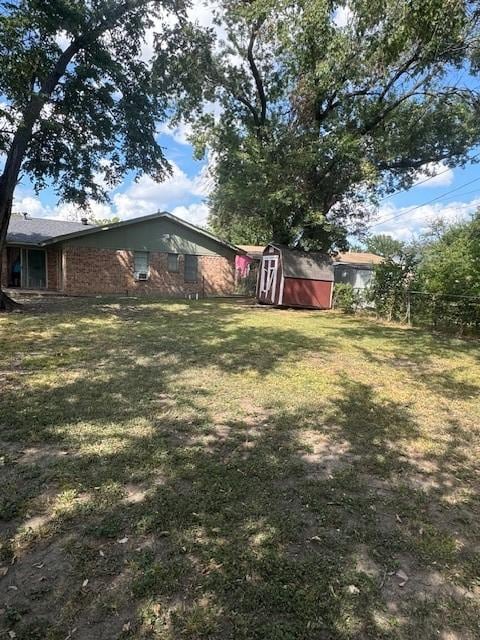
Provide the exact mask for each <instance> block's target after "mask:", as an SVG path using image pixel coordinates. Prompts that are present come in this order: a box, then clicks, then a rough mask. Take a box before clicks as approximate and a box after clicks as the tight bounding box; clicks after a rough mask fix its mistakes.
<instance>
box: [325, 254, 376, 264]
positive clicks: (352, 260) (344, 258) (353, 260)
mask: <svg viewBox="0 0 480 640" xmlns="http://www.w3.org/2000/svg"><path fill="white" fill-rule="evenodd" d="M333 261H334V262H335V263H336V264H353V265H355V264H357V265H374V264H380V263H381V262H383V258H382V256H377V255H376V254H375V253H361V252H360V251H347V252H346V253H338V254H337V255H336V256H335V257H334V258H333Z"/></svg>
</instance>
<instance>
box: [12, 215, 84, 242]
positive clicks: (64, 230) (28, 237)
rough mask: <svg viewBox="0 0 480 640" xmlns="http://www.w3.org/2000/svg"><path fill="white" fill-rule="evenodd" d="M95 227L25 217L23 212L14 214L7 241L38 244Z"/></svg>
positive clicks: (78, 223) (65, 221) (64, 221)
mask: <svg viewBox="0 0 480 640" xmlns="http://www.w3.org/2000/svg"><path fill="white" fill-rule="evenodd" d="M92 228H94V225H84V224H83V223H82V222H70V221H68V220H51V219H49V218H25V216H23V215H21V214H13V215H12V217H11V218H10V223H9V225H8V230H7V242H9V243H10V244H33V245H38V244H42V243H44V242H48V241H49V240H52V239H53V238H57V237H58V236H63V235H65V234H70V233H78V232H81V231H85V230H88V229H92Z"/></svg>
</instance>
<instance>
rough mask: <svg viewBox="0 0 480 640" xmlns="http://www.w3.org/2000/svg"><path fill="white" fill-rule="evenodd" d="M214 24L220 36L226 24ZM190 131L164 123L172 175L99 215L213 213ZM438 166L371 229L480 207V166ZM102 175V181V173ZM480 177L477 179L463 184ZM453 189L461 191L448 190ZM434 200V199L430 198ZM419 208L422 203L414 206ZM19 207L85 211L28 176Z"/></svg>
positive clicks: (147, 50)
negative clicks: (33, 184)
mask: <svg viewBox="0 0 480 640" xmlns="http://www.w3.org/2000/svg"><path fill="white" fill-rule="evenodd" d="M211 6H212V5H211V4H210V5H204V4H203V1H202V0H194V2H193V6H192V9H191V11H190V14H191V17H192V18H193V19H196V20H197V21H198V22H199V23H200V24H201V25H203V26H212V10H211ZM350 17H351V13H350V11H349V9H348V8H343V9H339V10H338V11H337V12H336V14H335V17H334V20H335V22H336V24H337V25H338V26H339V27H342V26H345V25H346V24H347V23H348V20H349V19H350ZM215 28H216V30H217V33H218V35H219V36H220V37H221V36H222V35H223V32H222V28H221V27H218V26H217V27H215ZM154 31H155V27H153V28H152V29H151V30H150V32H149V34H147V38H146V42H145V47H144V51H143V56H144V59H145V60H147V59H149V58H150V57H151V54H152V51H153V49H152V47H153V33H154ZM58 40H59V44H66V42H64V40H63V36H62V35H61V34H59V38H58ZM187 133H188V130H187V129H186V128H185V127H178V128H176V129H173V130H171V129H169V128H168V126H167V125H165V124H164V125H161V126H160V130H159V141H160V144H161V145H162V146H163V147H164V150H165V155H166V157H167V158H168V160H169V161H170V162H171V164H172V167H173V175H172V176H171V178H169V179H168V180H167V181H165V182H163V183H161V184H156V183H154V182H153V181H152V180H151V179H150V178H149V177H147V176H143V177H142V178H141V179H140V180H139V181H138V182H136V183H135V182H133V181H132V179H131V177H128V176H127V177H126V179H125V180H124V182H123V183H122V184H121V185H119V186H118V187H117V188H116V189H115V190H114V191H112V192H111V194H110V195H111V204H110V205H99V204H95V203H93V204H92V212H93V214H94V215H95V217H98V218H106V217H111V216H119V217H120V218H122V219H126V218H133V217H138V216H141V215H147V214H150V213H153V212H155V211H157V210H168V211H171V212H172V213H174V214H175V215H178V216H180V217H182V218H185V219H187V220H189V221H191V222H193V223H195V224H198V225H204V224H205V223H206V221H207V217H208V207H207V205H206V203H205V198H206V196H207V195H208V192H209V190H210V189H211V178H210V179H209V177H208V172H207V162H206V161H201V162H200V161H197V160H195V159H194V157H193V152H192V148H191V146H190V145H189V144H188V142H187V140H186V134H187ZM479 151H480V149H475V150H472V152H471V155H472V156H473V155H474V154H476V153H479ZM479 159H480V158H479ZM435 170H436V171H437V172H438V173H439V175H437V176H436V177H435V178H433V179H430V180H428V181H426V182H425V183H423V184H418V185H416V186H413V187H412V188H411V189H410V190H408V191H406V192H403V193H399V194H396V195H395V196H393V197H389V198H388V199H386V200H384V201H383V202H381V204H380V210H379V212H378V214H377V215H376V217H375V218H373V219H372V221H371V225H372V227H371V231H372V232H373V233H390V234H391V235H393V236H395V237H397V238H400V239H402V240H409V239H411V238H412V236H415V235H418V234H420V233H421V232H422V231H423V230H425V229H426V228H427V227H428V223H429V221H431V220H433V219H435V218H444V219H447V220H450V221H453V220H456V219H457V218H461V217H466V216H468V215H469V214H471V213H473V211H475V209H476V208H477V207H478V206H480V166H479V165H468V166H467V167H465V168H464V169H460V168H456V169H449V170H447V171H445V168H444V167H442V166H438V167H435ZM424 178H425V175H422V174H421V173H420V174H419V181H420V180H422V179H424ZM98 179H99V180H101V176H99V177H98ZM477 179H478V182H474V183H472V184H470V185H467V186H465V187H464V188H459V187H461V186H462V185H464V184H465V183H468V182H470V181H472V180H477ZM453 189H455V190H456V191H455V192H454V193H451V194H449V193H448V192H449V191H451V190H453ZM437 198H438V199H437ZM434 199H436V200H435V202H431V203H430V201H432V200H434ZM429 203H430V204H429ZM414 207H418V208H416V209H415V210H414V211H410V209H412V208H414ZM14 208H15V210H16V211H26V212H28V213H29V214H30V215H32V216H42V217H49V218H62V219H77V218H79V217H81V215H82V212H80V211H78V210H77V209H76V208H75V207H74V206H72V205H68V204H60V205H59V204H58V203H57V200H56V196H55V193H54V191H53V190H52V189H46V190H45V191H43V192H41V193H40V194H39V196H36V195H35V194H34V192H33V189H32V187H31V185H30V183H29V182H28V180H25V179H24V180H23V182H22V183H21V184H20V185H19V187H18V188H17V193H16V198H15V204H14ZM392 218H394V219H392Z"/></svg>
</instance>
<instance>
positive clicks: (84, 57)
mask: <svg viewBox="0 0 480 640" xmlns="http://www.w3.org/2000/svg"><path fill="white" fill-rule="evenodd" d="M186 6H187V5H186V2H185V1H184V0H0V95H1V96H2V101H1V103H0V123H1V128H0V153H1V154H5V161H4V163H3V170H2V174H1V175H0V252H1V249H2V247H3V243H4V239H5V234H6V230H7V226H8V220H9V217H10V212H11V204H12V198H13V193H14V190H15V188H16V185H17V182H18V179H19V176H20V175H27V176H28V177H29V178H30V180H31V181H32V183H33V185H34V187H35V189H37V190H40V189H42V188H44V187H45V186H46V185H47V184H52V185H53V186H54V187H55V189H56V191H57V193H58V195H59V198H60V199H62V200H66V201H73V202H76V203H78V204H80V205H84V206H87V205H88V202H89V201H90V200H97V201H104V200H106V199H107V198H108V191H109V190H110V189H111V188H112V187H113V186H115V185H116V184H117V183H118V182H119V181H120V180H121V178H122V177H123V176H124V175H125V173H127V172H131V173H132V174H133V175H135V176H138V175H140V174H142V173H148V174H149V175H151V176H152V177H153V178H154V179H155V180H163V179H164V178H165V177H166V176H168V174H169V173H170V165H169V163H168V161H167V158H166V157H165V155H164V153H163V150H162V148H161V146H160V145H159V143H158V140H157V125H158V122H159V121H162V120H165V119H167V118H169V117H170V112H171V109H172V99H173V98H174V97H175V96H178V95H181V94H182V93H183V92H184V91H188V90H189V87H188V86H185V85H183V84H182V83H183V81H184V80H185V82H187V83H188V82H192V81H193V80H195V81H197V80H196V79H194V77H193V76H192V75H189V74H188V73H185V74H184V75H183V76H182V75H181V74H180V73H179V71H180V70H181V68H182V65H181V59H182V56H183V54H184V52H185V51H188V52H192V51H193V50H194V49H195V47H196V46H197V44H198V45H202V44H203V40H202V38H203V37H204V36H203V35H202V34H201V32H200V31H199V30H197V29H196V28H195V27H194V26H193V25H191V24H189V23H188V21H187V13H186ZM154 24H155V31H156V34H155V42H154V45H155V46H154V60H153V68H154V70H155V73H152V65H151V64H147V61H146V60H145V59H144V56H143V55H142V53H143V46H144V44H145V35H146V32H147V30H148V29H149V28H151V27H152V26H153V25H154ZM172 69H175V72H176V73H175V74H174V73H172ZM197 93H198V92H197ZM192 94H193V95H195V91H192Z"/></svg>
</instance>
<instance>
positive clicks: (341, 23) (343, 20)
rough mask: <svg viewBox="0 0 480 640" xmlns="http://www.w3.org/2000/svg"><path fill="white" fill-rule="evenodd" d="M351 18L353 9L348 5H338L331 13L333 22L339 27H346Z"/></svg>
mask: <svg viewBox="0 0 480 640" xmlns="http://www.w3.org/2000/svg"><path fill="white" fill-rule="evenodd" d="M352 18H353V11H352V10H351V9H350V7H349V6H348V5H346V6H345V7H339V8H338V9H337V10H336V11H335V13H334V14H333V23H334V24H335V26H336V27H338V28H339V29H341V28H343V27H346V26H347V25H348V24H349V23H350V22H351V21H352Z"/></svg>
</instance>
